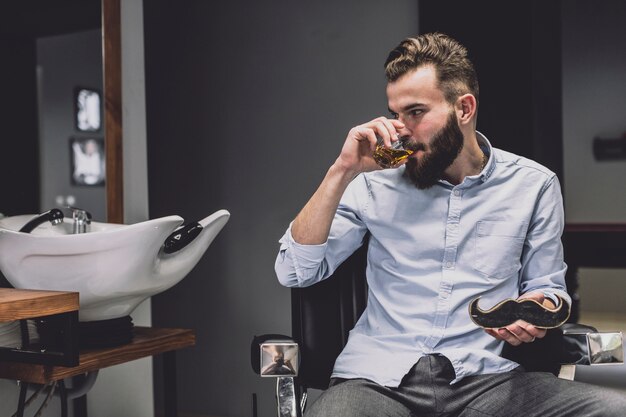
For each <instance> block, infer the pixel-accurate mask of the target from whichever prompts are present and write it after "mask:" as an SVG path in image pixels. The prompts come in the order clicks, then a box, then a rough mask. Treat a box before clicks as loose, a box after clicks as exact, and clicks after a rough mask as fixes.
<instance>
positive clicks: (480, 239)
mask: <svg viewBox="0 0 626 417" xmlns="http://www.w3.org/2000/svg"><path fill="white" fill-rule="evenodd" d="M527 228H528V224H527V223H526V222H509V221H479V222H478V223H477V224H476V228H475V230H474V242H475V245H474V269H475V270H476V271H478V272H480V273H481V274H483V275H486V276H487V277H490V278H495V279H504V278H507V277H509V276H511V275H512V274H514V273H517V272H518V271H519V270H520V268H521V266H522V263H521V257H522V250H523V248H524V240H525V237H526V230H527Z"/></svg>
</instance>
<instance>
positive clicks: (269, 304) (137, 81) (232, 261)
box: [0, 0, 626, 417]
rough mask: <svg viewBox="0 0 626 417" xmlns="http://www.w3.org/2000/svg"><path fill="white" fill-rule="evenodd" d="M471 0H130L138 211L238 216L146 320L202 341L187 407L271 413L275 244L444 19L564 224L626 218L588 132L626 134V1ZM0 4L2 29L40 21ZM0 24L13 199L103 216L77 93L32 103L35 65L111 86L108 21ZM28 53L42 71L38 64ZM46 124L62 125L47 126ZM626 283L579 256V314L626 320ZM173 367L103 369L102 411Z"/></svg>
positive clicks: (623, 170) (490, 111)
mask: <svg viewBox="0 0 626 417" xmlns="http://www.w3.org/2000/svg"><path fill="white" fill-rule="evenodd" d="M13 1H17V0H13ZM467 3H468V2H455V1H451V0H444V1H435V0H421V1H417V0H412V1H408V0H395V1H393V2H384V1H375V0H365V1H363V0H349V1H341V2H337V1H335V2H332V1H326V0H323V1H317V2H308V3H307V2H305V3H295V2H288V1H279V0H271V1H263V2H254V1H243V0H240V1H229V2H210V1H200V0H195V1H194V0H186V1H182V2H173V1H166V0H150V1H143V2H142V0H123V1H122V74H123V83H122V85H123V87H122V88H123V128H124V133H123V140H124V147H125V148H124V152H125V154H124V155H125V156H124V157H125V161H124V167H125V177H124V185H125V193H126V194H125V204H126V205H127V209H126V210H127V211H126V213H125V222H127V223H133V222H138V221H143V220H146V219H147V218H157V217H161V216H166V215H171V214H178V215H180V216H182V217H184V218H185V219H190V220H191V219H200V218H203V217H205V216H207V215H208V214H210V213H212V212H214V211H216V210H218V209H221V208H225V209H227V210H229V211H230V213H231V219H230V221H229V223H228V224H227V225H226V227H225V229H224V230H223V231H222V232H221V233H220V234H219V235H218V237H217V238H216V240H215V241H214V242H213V244H212V245H211V247H210V248H209V250H208V251H207V253H206V254H205V255H204V257H203V258H202V260H201V261H200V263H199V264H198V265H197V266H196V267H195V268H194V270H193V271H192V272H191V273H190V274H189V275H188V276H187V277H186V278H185V279H184V280H183V281H182V282H180V283H179V284H178V285H176V286H175V287H174V288H171V289H169V290H167V291H166V292H164V293H162V294H159V295H157V296H155V297H153V298H152V299H151V300H148V301H147V302H145V303H144V304H142V305H141V306H140V307H139V308H138V309H137V310H136V312H135V313H134V314H133V318H134V321H135V324H139V325H151V326H155V327H182V328H192V329H195V331H196V334H197V343H196V346H195V347H192V348H188V349H185V350H182V351H179V352H178V355H177V358H178V374H177V382H178V388H179V393H178V397H179V398H178V401H179V410H180V415H181V416H194V417H199V416H212V417H243V416H251V415H252V398H253V394H256V396H257V403H258V415H259V416H261V417H269V416H272V415H275V414H274V413H275V402H274V390H275V386H274V380H273V379H261V378H259V377H258V376H257V375H255V374H254V373H253V372H252V370H251V367H250V358H249V355H250V349H249V346H250V341H251V339H252V337H253V336H254V335H258V334H263V333H281V334H290V333H291V319H290V307H291V304H290V292H289V290H288V289H286V288H282V287H281V286H280V285H279V284H278V282H277V281H276V278H275V275H274V270H273V266H274V259H275V256H276V253H277V250H278V243H277V241H278V239H279V238H280V236H281V235H282V234H283V232H284V230H285V228H286V227H287V225H288V223H289V222H290V221H291V220H292V219H293V217H294V216H295V215H296V214H297V212H298V210H299V209H300V208H301V207H302V206H303V205H304V203H305V202H306V201H307V199H308V198H309V196H310V195H311V194H312V193H313V191H314V190H315V188H316V187H317V185H318V184H319V182H320V181H321V179H322V178H323V176H324V174H325V172H326V170H327V168H328V167H329V166H330V164H331V163H332V162H333V161H334V159H335V158H336V156H337V154H338V152H339V150H340V148H341V145H342V143H343V141H344V138H345V135H346V134H347V132H348V130H349V129H350V128H351V127H352V126H354V125H356V124H360V123H362V122H364V121H367V120H370V119H372V118H374V117H377V116H380V115H387V113H388V112H387V102H386V97H385V79H384V74H383V62H384V60H385V58H386V55H387V52H388V51H389V50H390V49H391V48H393V47H394V46H395V45H396V44H397V43H398V42H399V41H400V40H401V39H402V38H404V37H407V36H410V35H414V34H416V33H420V32H428V31H435V30H439V31H443V32H446V33H448V34H450V35H452V36H453V37H456V38H457V39H458V40H459V41H461V43H464V44H465V45H466V46H467V47H468V48H469V50H470V55H471V57H472V59H473V60H474V63H475V65H476V67H477V71H478V76H479V82H480V84H481V97H480V99H481V101H480V108H479V118H478V129H479V130H480V131H482V132H483V133H484V134H485V135H486V136H487V137H488V138H489V139H490V140H491V142H492V144H493V145H494V146H496V147H499V148H503V149H506V150H510V151H512V152H516V153H519V154H522V155H525V156H528V157H531V158H533V159H536V160H538V161H539V162H541V163H543V164H545V165H547V166H548V167H549V168H551V169H552V170H554V171H555V172H557V174H558V175H559V178H560V180H561V182H562V186H563V192H564V196H565V209H566V221H567V222H569V223H618V224H619V223H621V224H624V223H626V193H625V192H624V182H623V179H624V178H626V160H625V159H620V158H609V159H602V158H600V159H599V158H598V157H597V155H596V156H594V152H593V140H594V138H607V139H608V138H620V137H622V136H623V135H624V134H626V118H625V117H624V116H625V112H624V109H626V82H625V79H624V77H625V76H624V74H626V54H625V53H624V50H625V48H626V29H625V27H624V21H626V2H624V1H621V0H599V1H598V0H572V1H556V0H554V1H539V0H533V1H521V0H520V1H517V2H513V3H511V2H507V4H506V5H504V4H502V2H498V1H492V0H490V1H481V2H469V3H470V4H467ZM0 10H2V9H0ZM0 13H1V12H0ZM2 14H3V16H1V17H0V22H2V23H0V24H1V25H2V26H3V27H4V28H6V27H8V26H11V27H13V26H12V25H14V23H10V22H9V21H10V20H17V21H18V22H19V19H24V21H25V22H26V21H28V19H42V22H43V21H44V20H45V16H38V15H37V13H36V10H31V12H30V13H29V14H28V15H23V16H8V15H7V14H6V13H2ZM74 17H75V19H81V16H74ZM16 26H18V25H16ZM0 33H2V39H0V51H1V52H0V53H2V56H3V65H2V67H3V68H1V69H0V75H2V76H1V77H0V86H1V88H2V91H3V94H2V95H4V96H5V99H2V100H0V109H1V111H0V125H1V126H2V127H3V134H4V135H3V136H4V137H3V139H2V144H3V152H2V154H3V156H4V158H3V163H2V164H0V175H1V176H2V178H3V179H4V181H3V187H4V191H5V192H4V193H2V195H1V197H0V212H2V213H4V214H5V215H15V214H26V213H37V212H41V211H44V210H47V209H49V208H51V207H54V206H55V205H56V203H57V202H58V201H59V200H58V198H59V197H60V198H61V200H65V199H67V197H68V196H70V195H71V196H73V197H74V198H75V200H76V201H75V205H77V206H79V207H84V208H87V209H89V210H90V211H91V212H92V213H94V216H95V219H96V220H99V221H104V220H106V218H105V211H104V187H99V188H98V187H91V188H88V189H86V188H85V187H82V188H79V187H76V186H73V185H72V184H71V183H70V175H69V173H67V171H68V168H67V159H68V154H69V153H68V142H67V141H68V139H69V137H68V135H67V134H65V133H64V132H63V131H62V130H61V129H62V128H60V127H58V125H59V124H60V122H59V123H56V120H57V119H58V118H61V117H64V116H62V115H60V114H59V113H60V112H59V111H57V110H58V109H60V108H61V106H67V104H61V103H60V100H62V99H61V98H59V96H58V95H55V94H54V93H50V94H48V95H42V96H41V97H43V98H42V99H41V100H42V101H45V100H48V99H49V100H50V103H49V104H50V107H49V108H48V109H51V110H48V109H46V110H40V112H39V113H37V112H35V113H33V112H32V111H31V110H32V109H30V108H29V104H28V103H27V100H24V99H23V97H24V96H25V95H28V94H33V91H34V90H33V88H36V87H35V85H36V84H35V83H33V82H32V78H33V74H35V75H36V74H39V75H38V76H39V77H44V78H43V79H44V80H45V83H44V84H43V85H44V86H45V87H46V88H49V89H50V88H52V89H54V88H53V87H55V86H59V85H61V83H65V84H64V85H65V86H66V87H64V88H67V89H69V90H70V91H71V88H73V87H74V86H75V85H81V84H82V85H87V86H95V87H97V88H100V89H101V88H102V72H101V62H99V61H98V57H99V55H100V49H99V48H100V36H101V33H100V28H98V27H91V28H83V30H80V31H79V32H76V33H55V34H53V35H49V36H42V37H41V38H39V40H38V41H37V44H36V45H37V46H36V47H35V48H34V49H28V48H31V47H32V46H29V47H28V48H26V47H18V48H16V47H15V46H14V43H12V42H13V41H14V40H15V36H11V35H10V34H8V31H7V30H5V29H2V31H0ZM29 45H30V44H29ZM53 48H59V49H53ZM33 54H34V55H33ZM34 56H36V57H37V58H33V57H34ZM33 59H36V60H37V62H38V65H39V66H40V68H42V66H43V69H39V70H37V71H39V72H36V71H34V70H30V72H29V71H24V65H31V66H32V61H33ZM24 74H26V75H24ZM18 81H19V83H18ZM22 81H23V83H24V86H22ZM18 85H19V87H18ZM47 91H51V90H47ZM42 120H44V121H49V123H48V125H49V126H54V129H58V130H54V129H53V130H52V131H44V130H43V129H38V128H37V126H40V124H39V123H40V122H41V121H42ZM44 140H45V141H46V142H44ZM625 249H626V248H625ZM625 289H626V274H625V273H624V271H623V270H620V269H609V268H595V269H592V268H582V269H581V270H580V290H579V293H580V299H581V309H582V310H581V320H580V321H581V322H583V323H588V324H593V325H596V326H597V327H599V328H600V329H603V330H622V331H623V330H626V305H625V304H624V302H623V299H622V297H620V296H615V295H616V294H618V295H619V294H624V291H625ZM160 369H161V368H160V360H159V359H158V358H156V359H154V360H152V359H142V360H139V361H136V362H132V363H128V364H124V365H120V366H115V367H112V368H107V369H104V370H102V371H101V372H100V376H99V378H98V380H97V382H96V386H95V387H94V389H93V390H92V391H90V393H89V394H88V396H87V397H88V408H89V414H90V415H91V416H94V417H99V416H114V415H117V416H137V417H139V416H152V415H155V414H156V415H161V413H162V410H163V398H162V383H163V381H162V375H161V374H160ZM17 392H18V390H17V388H16V384H15V382H13V381H7V380H0V414H1V415H10V414H11V413H12V412H13V411H15V407H14V404H16V401H17ZM56 412H57V407H56V406H51V407H49V409H48V410H46V412H45V414H44V415H46V416H55V415H56V414H55V413H56Z"/></svg>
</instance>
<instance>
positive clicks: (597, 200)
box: [562, 0, 626, 330]
mask: <svg viewBox="0 0 626 417" xmlns="http://www.w3.org/2000/svg"><path fill="white" fill-rule="evenodd" d="M574 5H575V6H574ZM562 16H563V150H564V154H563V158H564V174H565V214H566V219H567V221H568V222H571V223H612V222H613V223H624V222H626V186H625V185H624V178H626V160H621V161H604V162H599V161H596V160H594V157H593V153H592V140H593V138H594V137H595V136H598V137H603V138H617V137H620V136H621V135H622V134H624V133H626V118H625V113H626V112H625V110H624V109H626V53H625V52H624V51H626V30H625V29H624V21H626V2H624V1H621V0H603V1H593V0H576V1H575V2H563V4H562ZM580 279H581V282H580V298H581V308H582V310H583V311H582V314H581V315H582V320H583V321H585V322H589V319H587V318H586V317H590V318H592V317H593V316H589V313H592V312H593V313H594V316H595V315H596V314H597V313H600V317H602V318H612V320H615V321H616V322H617V323H610V324H607V325H610V326H612V327H611V328H606V327H604V326H603V325H602V323H599V324H598V327H600V328H603V327H604V329H605V330H611V329H613V328H616V327H617V328H626V304H624V301H623V298H621V297H607V296H606V295H607V294H624V293H625V292H626V273H625V271H624V270H623V269H622V270H615V269H613V270H611V269H581V270H580ZM592 324H593V323H592Z"/></svg>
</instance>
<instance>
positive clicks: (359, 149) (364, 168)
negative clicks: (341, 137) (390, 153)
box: [335, 117, 404, 177]
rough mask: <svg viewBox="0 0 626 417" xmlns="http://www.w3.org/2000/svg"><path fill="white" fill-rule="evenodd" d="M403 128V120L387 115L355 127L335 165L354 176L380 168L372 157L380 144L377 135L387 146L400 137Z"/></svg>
mask: <svg viewBox="0 0 626 417" xmlns="http://www.w3.org/2000/svg"><path fill="white" fill-rule="evenodd" d="M402 128H404V124H403V123H402V122H400V121H399V120H395V119H388V118H386V117H378V118H376V119H374V120H371V121H369V122H367V123H364V124H362V125H359V126H355V127H353V128H352V129H350V132H348V136H347V137H346V141H345V143H344V145H343V148H342V149H341V154H340V155H339V157H338V158H337V161H336V162H335V165H336V166H337V168H339V169H340V170H345V172H350V173H351V174H352V175H351V176H352V177H355V176H357V175H358V174H360V173H361V172H368V171H374V170H376V169H380V167H379V166H378V164H376V162H375V161H374V158H373V157H372V154H373V153H374V150H375V149H376V145H377V144H378V142H377V136H378V137H380V138H381V139H382V140H383V142H384V144H385V146H391V142H392V141H395V140H397V139H398V131H399V130H400V129H402Z"/></svg>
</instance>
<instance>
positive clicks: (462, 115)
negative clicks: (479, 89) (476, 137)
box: [455, 93, 478, 125]
mask: <svg viewBox="0 0 626 417" xmlns="http://www.w3.org/2000/svg"><path fill="white" fill-rule="evenodd" d="M455 108H456V112H457V116H458V119H459V124H461V125H464V124H468V123H471V122H472V121H473V120H474V119H475V118H476V111H477V110H478V103H477V102H476V97H474V96H473V95H472V94H469V93H468V94H463V95H462V96H460V97H459V98H458V99H457V100H456V106H455Z"/></svg>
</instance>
